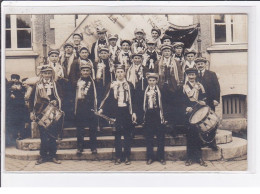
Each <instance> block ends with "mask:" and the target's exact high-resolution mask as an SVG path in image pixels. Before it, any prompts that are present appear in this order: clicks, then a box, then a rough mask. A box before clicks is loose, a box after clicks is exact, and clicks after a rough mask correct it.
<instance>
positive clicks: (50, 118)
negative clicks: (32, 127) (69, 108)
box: [37, 104, 64, 129]
mask: <svg viewBox="0 0 260 194" xmlns="http://www.w3.org/2000/svg"><path fill="white" fill-rule="evenodd" d="M63 114H64V113H63V111H61V110H60V109H58V108H57V107H55V106H53V105H52V104H49V105H48V106H47V107H46V108H45V109H44V110H43V111H42V113H41V114H40V115H39V116H38V118H37V120H38V125H40V126H42V127H44V128H45V129H47V128H49V127H50V126H51V125H52V124H53V123H55V122H58V121H59V120H60V118H61V117H62V116H63Z"/></svg>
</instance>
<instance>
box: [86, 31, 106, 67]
mask: <svg viewBox="0 0 260 194" xmlns="http://www.w3.org/2000/svg"><path fill="white" fill-rule="evenodd" d="M106 32H107V30H106V29H105V28H102V27H98V28H97V36H98V40H97V41H96V42H95V43H93V45H92V47H91V54H90V56H89V57H90V59H91V60H92V61H93V62H96V63H97V62H98V60H99V58H98V48H99V47H102V46H108V40H107V37H106Z"/></svg>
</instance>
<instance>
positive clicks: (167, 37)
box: [161, 34, 172, 43]
mask: <svg viewBox="0 0 260 194" xmlns="http://www.w3.org/2000/svg"><path fill="white" fill-rule="evenodd" d="M165 39H170V40H171V42H172V37H171V36H169V35H167V34H164V35H163V37H162V38H161V42H162V43H163V41H164V40H165Z"/></svg>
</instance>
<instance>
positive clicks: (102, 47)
mask: <svg viewBox="0 0 260 194" xmlns="http://www.w3.org/2000/svg"><path fill="white" fill-rule="evenodd" d="M101 51H106V52H109V48H108V46H106V45H104V46H103V45H102V46H99V47H98V52H101Z"/></svg>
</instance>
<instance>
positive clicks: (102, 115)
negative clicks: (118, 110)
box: [91, 109, 116, 125]
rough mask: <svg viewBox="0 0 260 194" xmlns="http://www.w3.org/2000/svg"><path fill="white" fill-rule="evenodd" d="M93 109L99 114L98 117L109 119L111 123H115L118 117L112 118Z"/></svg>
mask: <svg viewBox="0 0 260 194" xmlns="http://www.w3.org/2000/svg"><path fill="white" fill-rule="evenodd" d="M91 111H93V112H94V114H95V115H97V116H98V117H101V118H103V119H105V120H107V121H108V122H109V124H111V125H113V124H114V123H115V122H116V119H113V118H110V117H108V116H106V115H104V114H102V113H98V112H97V111H95V110H93V109H91Z"/></svg>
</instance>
